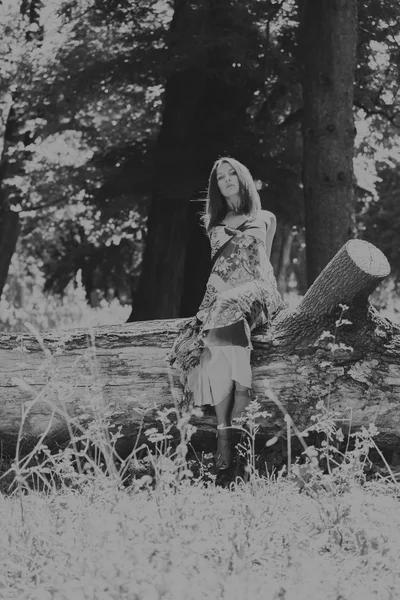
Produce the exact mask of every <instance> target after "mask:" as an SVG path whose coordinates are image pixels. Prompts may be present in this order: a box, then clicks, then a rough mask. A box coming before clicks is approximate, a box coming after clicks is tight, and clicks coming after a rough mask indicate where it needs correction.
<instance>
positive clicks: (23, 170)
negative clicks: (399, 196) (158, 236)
mask: <svg viewBox="0 0 400 600" xmlns="http://www.w3.org/2000/svg"><path fill="white" fill-rule="evenodd" d="M217 4H218V3H216V2H212V1H211V0H208V1H207V2H185V1H184V2H179V3H178V2H164V1H163V2H161V1H158V0H142V1H140V2H139V1H136V0H103V1H99V0H68V1H67V0H63V1H61V2H60V1H59V2H55V1H54V0H43V1H39V0H31V1H30V2H29V1H28V0H23V1H21V2H15V1H11V0H5V1H3V3H2V5H1V6H0V11H1V19H0V28H1V36H0V102H1V115H2V120H1V123H2V129H1V132H2V135H1V149H2V157H1V164H0V180H1V181H0V186H1V187H0V189H1V193H0V211H6V213H7V214H8V215H10V214H11V213H12V215H18V219H19V223H20V233H19V237H18V231H19V230H17V229H15V235H14V237H15V239H16V237H18V240H19V241H18V243H17V246H16V251H17V253H18V255H19V256H20V257H21V258H22V257H23V256H29V257H33V258H34V259H35V260H36V261H37V264H38V265H39V267H40V268H41V269H42V271H43V273H44V275H45V279H46V284H45V287H46V290H48V291H49V292H52V293H58V294H62V293H63V291H64V290H65V289H66V286H67V285H68V283H69V282H71V281H73V280H74V278H75V277H76V274H77V272H78V271H79V270H81V272H82V280H83V283H84V286H85V289H86V293H87V298H88V300H89V301H90V302H95V301H96V295H97V296H100V297H113V296H117V297H119V298H120V299H121V300H122V301H123V302H127V303H130V302H131V301H132V297H133V292H134V290H135V289H136V287H137V285H138V280H139V274H140V264H141V260H142V256H143V249H144V241H143V240H144V235H145V233H146V219H147V214H148V207H149V203H150V199H151V198H152V196H153V194H154V186H155V184H157V177H158V174H159V170H158V167H157V165H158V164H159V163H158V162H157V161H158V160H159V154H157V152H158V151H159V149H157V148H158V143H159V135H160V131H161V130H162V129H161V128H162V123H163V121H164V120H165V110H166V108H167V104H166V96H165V90H166V89H168V88H166V86H167V84H168V82H171V81H173V80H174V78H177V77H179V76H180V75H182V73H185V72H187V71H188V69H189V68H190V69H197V71H193V72H196V73H197V75H198V78H197V79H196V77H195V79H194V82H193V85H195V84H196V85H199V84H200V83H201V81H200V78H201V77H205V78H206V80H207V82H208V83H207V86H208V87H206V88H204V90H205V93H209V94H211V99H210V103H209V106H211V105H212V102H213V101H214V100H216V98H217V95H216V94H217V90H218V87H219V88H220V90H221V94H222V95H221V101H220V104H219V107H220V108H219V111H220V112H219V113H218V112H215V115H214V117H212V118H210V119H208V120H207V121H204V120H203V121H202V120H201V118H200V115H199V117H198V121H197V124H198V129H197V130H196V129H193V130H192V131H191V133H190V135H192V136H196V140H197V141H198V143H197V142H196V143H193V148H194V149H195V150H193V151H195V152H197V153H200V154H199V156H200V158H201V152H203V150H202V144H203V145H207V143H208V142H210V148H208V151H207V153H206V154H204V155H203V163H202V164H200V163H201V159H200V161H199V164H200V166H201V168H199V170H198V172H197V173H195V174H189V177H192V176H193V177H194V179H193V180H192V181H191V182H190V185H189V186H188V187H187V188H185V189H189V190H192V193H193V194H194V195H196V196H197V197H201V196H202V195H203V196H204V189H205V187H206V183H207V182H206V176H207V174H208V172H209V170H210V168H211V164H210V157H211V155H213V153H214V158H217V156H215V155H218V154H220V153H222V152H225V151H226V153H229V154H231V155H234V156H236V157H237V158H238V159H239V160H242V161H243V162H245V163H246V164H247V165H248V166H249V168H250V170H251V171H252V173H253V175H254V177H255V178H256V179H257V181H258V182H259V187H260V192H261V196H262V201H263V205H264V206H265V207H266V208H268V209H269V210H272V211H273V212H274V213H275V214H276V215H277V218H278V224H279V226H280V227H281V228H282V229H281V231H278V232H277V245H278V240H279V239H281V240H284V237H285V236H287V235H291V236H292V237H293V230H292V228H293V227H295V228H296V230H295V238H294V240H295V243H293V244H292V254H291V259H292V261H291V265H290V268H289V271H288V272H287V273H286V272H285V273H286V275H287V276H288V275H289V274H290V272H291V271H293V269H295V270H297V276H298V278H300V277H301V272H300V271H301V269H302V268H303V267H302V265H303V264H304V258H303V251H302V249H303V245H304V243H303V241H302V239H303V238H302V233H301V232H302V230H303V228H304V206H303V189H302V184H301V176H302V150H303V149H302V140H301V123H302V111H303V103H302V80H301V64H300V61H299V6H300V7H301V2H300V1H299V2H295V1H294V0H293V1H292V0H287V1H278V0H277V1H275V2H272V1H271V0H258V1H256V0H245V1H244V2H241V3H240V5H238V3H237V2H234V1H233V0H232V1H230V2H229V1H228V0H226V1H225V3H224V9H223V10H221V11H220V12H218V7H217ZM182 7H184V8H185V10H184V11H183V12H182ZM179 10H180V11H181V12H180V13H179V14H178V11H179ZM178 16H179V18H182V19H183V21H180V22H177V18H178ZM399 17H400V7H399V5H398V3H397V2H395V0H385V1H384V2H378V1H376V0H359V1H358V26H357V32H358V44H357V64H356V74H355V88H354V117H355V122H356V127H357V132H358V134H357V137H356V145H355V159H354V164H355V173H356V177H357V186H356V191H357V225H358V235H360V236H362V237H364V238H365V239H368V240H369V241H372V242H373V243H375V244H376V245H377V246H378V247H379V248H381V249H382V250H383V251H384V252H385V253H386V254H387V256H388V257H389V259H390V260H391V263H392V267H393V272H394V274H395V275H396V276H399V274H400V256H399V254H398V252H397V251H396V249H395V246H396V245H395V244H393V240H395V239H396V237H395V236H396V232H397V229H398V228H399V226H400V225H399V223H400V221H399V218H400V215H399V214H398V211H397V209H396V202H395V198H396V187H395V183H396V182H397V181H398V178H399V176H400V175H399V164H400V159H399V158H398V156H397V155H398V151H397V150H396V148H398V146H399V144H398V139H399V138H398V127H399V125H400V119H399V94H398V90H399V81H400V75H399V64H400V63H399V57H400V46H399V44H400V31H399V28H400V18H399ZM174 19H175V20H174ZM177 28H178V31H179V36H178V37H177V35H176V31H177ZM21 34H22V35H21ZM207 90H208V91H207ZM227 90H228V91H229V90H230V91H231V94H233V95H232V96H231V98H233V97H235V98H236V101H235V102H236V104H235V102H231V103H230V104H229V105H228V104H227V105H224V102H223V99H224V98H226V97H227V96H226V95H225V94H226V92H227ZM194 92H195V89H194V87H191V88H190V87H187V89H186V94H185V97H184V98H180V102H181V105H182V106H183V104H182V103H183V102H184V101H185V99H186V102H187V107H186V108H187V110H191V106H190V102H191V101H192V100H193V97H194V96H193V94H194ZM173 105H174V103H173V102H172V103H171V106H173ZM193 107H194V105H193V106H192V108H193ZM215 110H216V109H215ZM239 117H240V120H238V119H239ZM177 118H178V121H176V122H177V123H178V122H179V115H177ZM195 118H197V117H195ZM213 119H214V120H213ZM235 119H236V120H235ZM205 123H207V124H208V125H207V127H210V129H208V130H205V129H204V127H205ZM213 127H214V128H215V127H216V128H217V133H218V135H214V130H213ZM172 176H173V178H175V179H176V174H175V173H172ZM191 199H193V197H190V198H188V200H191ZM200 206H201V205H199V204H197V205H196V208H197V210H199V209H200ZM7 211H8V212H7ZM6 213H4V214H6ZM3 229H4V228H3ZM284 232H285V233H284ZM296 232H297V233H296ZM2 235H3V236H5V232H4V231H3V230H2V228H1V227H0V238H1V236H2ZM279 236H281V237H280V238H279ZM296 236H297V237H296ZM8 239H10V238H7V240H8ZM291 239H292V238H291ZM0 241H1V240H0ZM282 243H283V241H282ZM7 244H8V245H9V242H8V241H7ZM10 248H11V247H10ZM11 254H12V251H11ZM278 254H279V253H278V252H277V251H275V255H276V258H275V259H274V260H276V264H275V265H274V266H275V268H276V269H277V268H278V269H279V264H278V263H279V260H280V259H279V258H278ZM9 258H10V257H9ZM3 259H4V261H5V258H4V257H2V259H1V260H3ZM293 259H295V260H294V262H293ZM7 260H9V259H7ZM299 269H300V271H299ZM0 271H1V269H0Z"/></svg>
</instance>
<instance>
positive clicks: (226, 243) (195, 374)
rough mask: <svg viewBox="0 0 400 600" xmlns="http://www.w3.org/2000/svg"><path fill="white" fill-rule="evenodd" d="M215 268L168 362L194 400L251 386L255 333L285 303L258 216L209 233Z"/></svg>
mask: <svg viewBox="0 0 400 600" xmlns="http://www.w3.org/2000/svg"><path fill="white" fill-rule="evenodd" d="M209 235H210V242H211V251H212V258H213V268H212V271H211V274H210V277H209V279H208V282H207V288H206V293H205V295H204V298H203V300H202V303H201V304H200V307H199V310H198V312H197V314H196V316H195V317H193V319H191V320H190V321H189V322H188V323H187V324H186V325H185V327H184V329H183V331H182V332H181V334H180V335H179V336H178V338H177V339H176V340H175V343H174V345H173V348H172V350H171V353H170V355H169V359H168V360H169V362H170V364H171V365H172V366H174V367H175V368H176V369H178V371H180V374H181V381H182V384H183V385H184V389H185V391H186V393H187V394H189V395H190V396H191V402H192V403H193V404H194V405H197V406H203V405H204V404H211V405H213V406H215V405H216V404H218V403H219V402H222V401H223V400H224V399H225V398H226V397H227V395H228V394H230V393H231V392H232V389H233V387H234V386H235V383H236V384H239V385H241V386H243V387H244V388H248V389H251V380H252V373H251V365H250V354H251V350H252V343H251V332H252V331H253V329H254V328H255V327H258V326H261V325H264V326H265V325H268V323H269V322H270V319H271V317H272V316H273V314H274V313H275V312H276V311H277V310H278V309H279V308H280V307H281V305H282V298H281V296H280V294H279V292H278V290H277V285H276V280H275V277H274V274H273V269H272V266H271V263H270V261H269V258H268V256H267V253H266V249H265V222H264V221H263V219H262V218H260V217H259V216H255V217H252V218H249V219H247V220H246V221H245V222H244V223H243V224H242V225H241V226H239V227H238V228H236V229H234V228H231V227H227V226H225V225H223V224H221V225H219V226H216V227H215V228H213V229H212V230H211V232H210V234H209Z"/></svg>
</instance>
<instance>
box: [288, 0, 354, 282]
mask: <svg viewBox="0 0 400 600" xmlns="http://www.w3.org/2000/svg"><path fill="white" fill-rule="evenodd" d="M299 6H300V11H301V30H300V46H301V50H300V52H301V62H302V69H303V123H302V131H303V185H304V200H305V227H306V252H307V279H308V284H309V285H311V283H312V282H313V281H314V279H315V278H316V277H317V276H318V274H319V273H320V272H321V271H322V269H323V268H324V267H325V265H326V264H327V263H328V262H329V260H330V259H331V258H332V256H334V254H335V253H336V252H337V251H338V249H339V248H340V247H341V246H342V245H343V244H344V243H345V242H346V240H348V239H349V238H351V237H352V236H353V213H354V196H353V187H354V176H353V163H352V161H353V147H354V137H355V127H354V117H353V82H354V75H355V67H356V47H357V3H356V0H335V1H333V0H303V1H301V2H300V3H299Z"/></svg>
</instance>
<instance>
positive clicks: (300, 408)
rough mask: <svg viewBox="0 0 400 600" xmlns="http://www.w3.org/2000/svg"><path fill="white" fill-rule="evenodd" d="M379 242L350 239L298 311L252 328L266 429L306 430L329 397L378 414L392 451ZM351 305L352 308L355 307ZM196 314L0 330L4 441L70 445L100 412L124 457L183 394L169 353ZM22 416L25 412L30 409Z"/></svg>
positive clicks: (353, 421)
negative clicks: (29, 331) (373, 300)
mask: <svg viewBox="0 0 400 600" xmlns="http://www.w3.org/2000/svg"><path fill="white" fill-rule="evenodd" d="M388 273H389V265H388V262H387V260H386V259H385V257H384V256H383V254H382V253H381V252H380V251H379V250H377V249H376V248H375V247H374V246H372V245H371V244H368V243H366V242H362V241H359V240H352V241H350V242H348V243H347V244H346V245H345V246H343V248H342V249H341V250H340V252H339V253H338V254H337V255H336V256H335V257H334V258H333V259H332V261H331V262H330V263H329V265H328V266H327V267H326V268H325V270H324V271H323V272H322V273H321V275H320V276H319V278H318V279H317V280H316V281H315V282H314V284H313V285H312V287H311V288H310V289H309V291H308V292H307V294H306V295H305V296H304V298H303V300H302V302H301V303H300V305H299V306H298V307H297V308H296V309H295V310H290V309H288V308H287V309H284V310H282V311H281V312H280V313H279V314H278V315H277V316H276V317H275V318H274V320H273V325H272V327H271V328H270V329H269V330H268V331H267V330H258V331H257V332H255V334H254V336H253V343H254V352H253V356H252V363H253V380H254V386H253V389H254V393H255V395H256V396H257V399H258V401H259V402H260V404H261V406H262V409H263V410H268V411H269V413H270V414H271V416H270V417H268V418H266V419H263V421H262V423H261V425H262V428H261V431H260V435H261V436H265V437H269V436H272V435H274V434H276V433H277V432H280V431H282V428H283V424H284V421H283V417H284V413H285V411H287V412H288V413H289V415H290V416H291V418H292V420H293V422H294V424H295V425H296V426H297V428H298V429H299V430H304V429H305V428H307V427H308V426H309V425H310V424H311V423H312V421H311V415H313V414H315V411H316V404H317V403H318V402H319V401H320V400H322V401H324V403H325V405H328V404H329V407H330V409H331V410H334V411H339V412H340V413H341V416H342V417H343V419H345V421H344V425H347V426H348V427H353V428H359V427H361V426H365V427H368V425H369V424H370V423H375V425H376V426H377V428H378V430H379V432H380V433H379V435H378V438H377V439H378V443H379V444H380V445H381V447H383V448H385V447H386V448H396V446H399V445H400V402H399V400H400V326H399V325H396V324H394V323H392V322H391V321H389V320H387V319H385V318H382V317H381V316H380V315H379V313H378V312H377V311H376V310H375V309H374V308H373V307H372V306H371V305H370V304H369V302H368V296H369V294H370V293H371V291H372V290H373V289H374V288H375V287H376V286H377V284H378V283H379V282H380V281H381V280H382V279H383V278H384V277H386V276H387V275H388ZM343 305H347V306H348V307H349V308H348V309H346V308H344V307H343ZM185 322H186V319H173V320H163V321H142V322H138V323H130V324H126V325H118V326H102V327H96V328H94V329H93V330H92V331H89V330H83V329H70V330H66V331H62V330H59V331H49V332H46V333H45V334H43V336H42V338H40V336H35V335H15V334H12V335H11V334H1V335H0V365H1V366H0V439H1V444H2V447H3V452H7V453H13V452H14V451H15V445H16V441H17V438H18V435H19V434H21V435H22V440H23V443H24V444H25V445H26V444H28V445H31V444H32V443H34V442H35V441H36V440H37V439H38V438H39V436H41V435H44V434H45V439H46V441H47V442H48V443H49V444H62V443H65V442H66V440H68V438H69V433H70V430H69V429H68V427H71V426H72V428H73V429H74V430H75V431H76V430H77V429H78V430H79V428H80V427H84V426H85V425H86V424H87V423H90V422H93V420H95V419H100V420H107V419H108V420H109V421H110V423H111V424H112V427H113V428H114V430H115V428H118V427H119V426H121V428H122V429H121V433H122V436H123V437H122V438H121V439H120V440H119V441H118V443H117V446H116V447H117V451H118V452H119V453H120V454H121V455H126V454H127V452H128V451H129V450H130V449H131V448H132V447H133V444H134V442H135V440H136V437H137V435H138V432H139V430H140V428H141V424H142V425H143V428H142V433H141V435H142V438H141V439H143V429H146V428H147V427H149V426H154V425H157V409H163V408H166V407H170V406H171V405H173V397H174V396H175V397H176V396H178V397H181V390H180V384H179V379H178V376H177V374H176V373H174V372H172V371H171V369H170V368H169V367H168V365H167V363H166V355H167V353H168V350H169V349H170V347H171V345H172V342H173V340H174V339H175V337H176V335H177V334H178V332H179V331H180V329H181V328H182V326H183V324H184V323H185ZM23 413H24V416H23V418H22V414H23ZM192 422H193V423H194V425H195V426H196V427H197V428H198V431H197V433H196V434H195V435H194V436H193V438H192V439H193V445H194V446H195V447H196V445H197V447H199V448H203V449H207V448H208V449H210V444H212V445H213V444H214V441H215V418H214V416H213V415H204V416H203V417H201V418H200V417H197V418H193V421H192Z"/></svg>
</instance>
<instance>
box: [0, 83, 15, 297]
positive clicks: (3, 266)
mask: <svg viewBox="0 0 400 600" xmlns="http://www.w3.org/2000/svg"><path fill="white" fill-rule="evenodd" d="M0 112H1V119H0V136H1V141H0V296H1V294H2V293H3V288H4V285H5V283H6V279H7V275H8V270H9V268H10V263H11V259H12V256H13V254H14V251H15V246H16V244H17V241H18V236H19V231H20V220H19V215H18V213H17V212H14V211H12V210H11V209H10V206H9V202H8V197H7V194H6V192H5V190H4V180H5V178H6V176H7V175H8V160H7V147H8V144H10V143H12V142H14V141H15V137H16V131H17V125H16V119H15V113H14V109H13V100H12V96H11V94H7V95H6V96H5V97H4V98H3V101H2V102H1V103H0Z"/></svg>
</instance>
